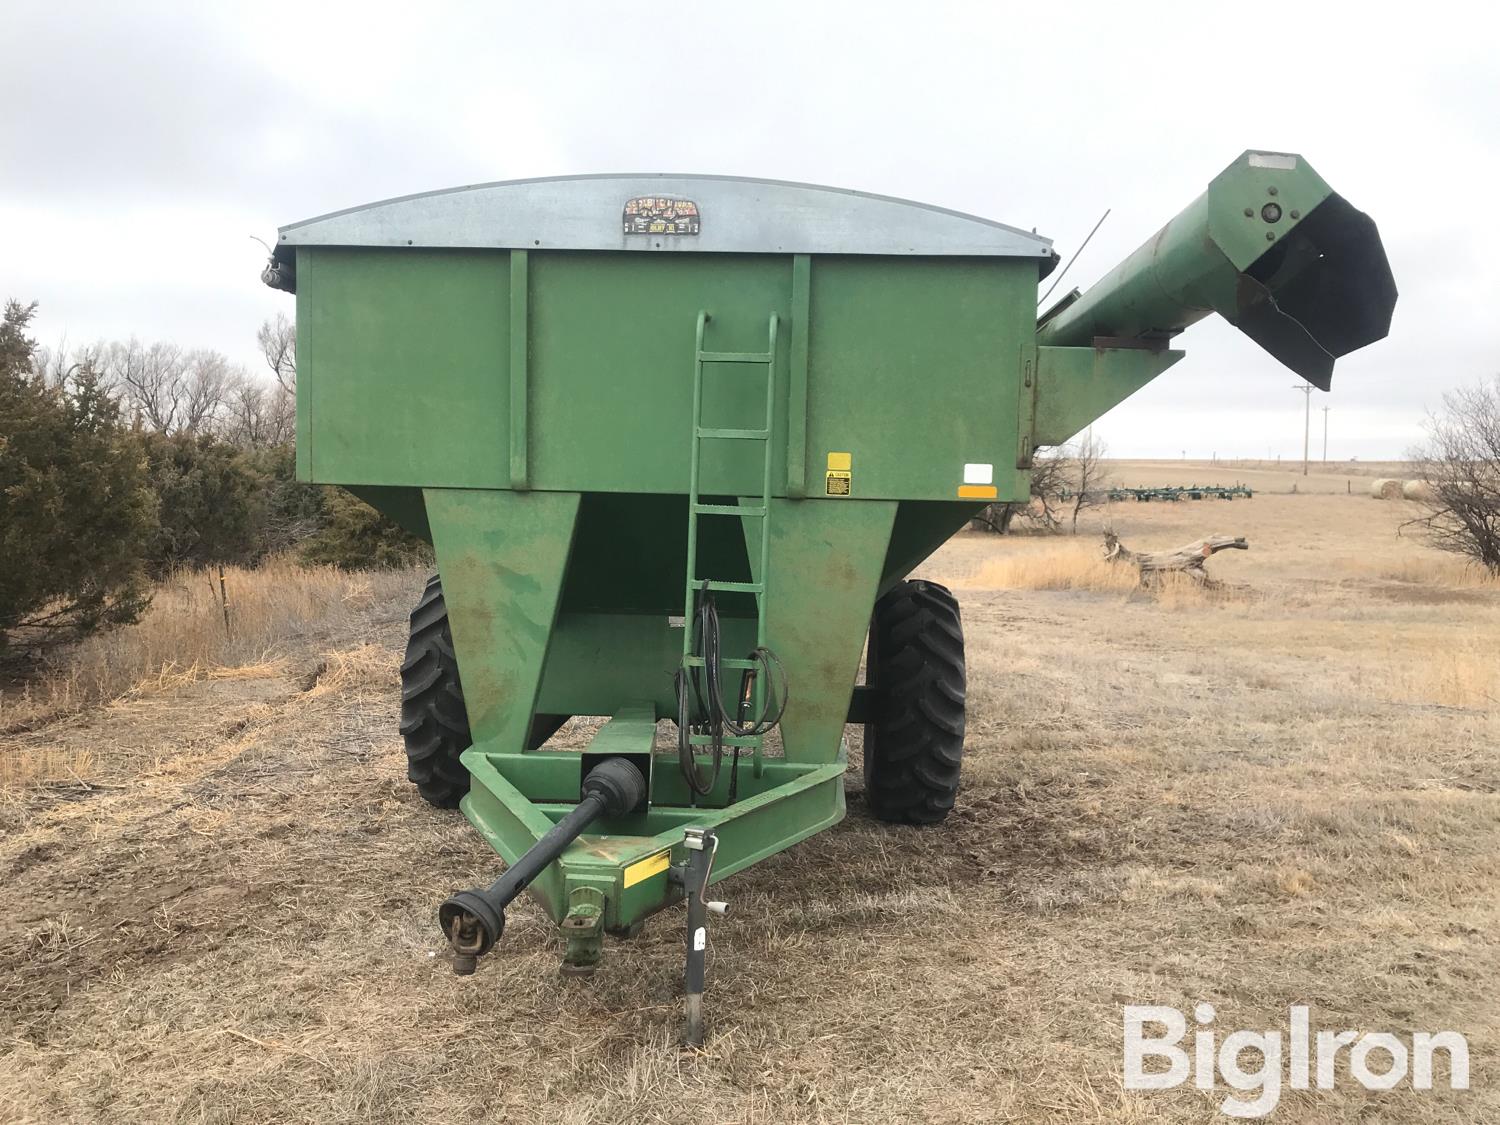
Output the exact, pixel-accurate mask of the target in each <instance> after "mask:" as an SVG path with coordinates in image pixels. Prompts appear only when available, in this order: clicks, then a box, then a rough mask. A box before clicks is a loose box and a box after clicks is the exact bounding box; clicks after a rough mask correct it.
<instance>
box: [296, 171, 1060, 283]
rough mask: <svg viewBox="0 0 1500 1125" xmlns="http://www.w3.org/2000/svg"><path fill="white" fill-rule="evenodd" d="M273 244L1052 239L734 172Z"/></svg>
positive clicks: (401, 202) (890, 246) (863, 250)
mask: <svg viewBox="0 0 1500 1125" xmlns="http://www.w3.org/2000/svg"><path fill="white" fill-rule="evenodd" d="M280 245H281V246H285V247H295V246H428V247H487V248H494V249H543V250H635V251H658V250H659V251H678V252H681V251H689V252H697V253H721V254H729V253H733V254H747V253H748V254H788V253H803V254H902V255H905V254H914V255H940V256H946V255H962V256H966V257H1005V258H1034V259H1037V260H1038V262H1039V264H1040V267H1041V272H1042V273H1043V274H1044V275H1045V274H1046V273H1047V272H1048V271H1049V270H1050V269H1051V268H1052V265H1053V264H1054V263H1055V262H1056V259H1057V255H1056V253H1055V252H1054V251H1053V249H1052V242H1051V240H1050V239H1047V238H1042V237H1040V236H1038V235H1036V234H1032V233H1029V232H1027V231H1023V230H1017V229H1016V228H1015V227H1009V226H1006V225H1004V224H1003V223H996V222H991V221H990V220H989V219H980V218H977V217H975V216H973V215H965V214H962V213H961V212H958V211H949V210H947V209H945V208H942V207H931V206H928V205H927V204H923V203H913V202H911V201H909V200H905V199H892V198H890V197H888V196H883V195H868V194H866V193H864V192H858V191H847V190H844V189H842V188H830V187H818V186H816V185H813V184H795V183H786V182H784V181H780V180H755V179H744V178H740V177H736V176H684V175H668V174H659V175H600V176H559V177H553V178H548V179H535V180H508V181H504V182H501V183H493V184H477V185H474V186H470V187H460V188H450V189H448V190H446V191H432V192H424V193H423V194H421V195H407V196H402V197H401V198H399V199H387V200H385V201H383V202H380V203H371V204H368V205H366V206H364V207H355V208H351V209H349V210H347V211H335V212H333V213H332V214H330V215H322V216H320V217H318V218H316V219H307V220H305V221H304V222H300V223H293V224H292V225H290V226H286V227H282V228H281V239H280Z"/></svg>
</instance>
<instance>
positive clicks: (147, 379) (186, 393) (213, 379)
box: [101, 337, 243, 434]
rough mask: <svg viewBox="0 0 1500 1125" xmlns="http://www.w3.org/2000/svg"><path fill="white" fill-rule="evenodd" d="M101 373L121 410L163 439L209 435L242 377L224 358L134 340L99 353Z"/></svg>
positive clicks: (213, 352)
mask: <svg viewBox="0 0 1500 1125" xmlns="http://www.w3.org/2000/svg"><path fill="white" fill-rule="evenodd" d="M101 352H102V355H101V373H102V376H103V380H104V383H105V385H106V386H108V387H109V388H110V389H111V390H112V391H113V393H115V394H117V395H118V396H119V397H120V399H121V401H122V403H123V405H124V408H125V410H126V411H127V412H128V413H130V414H133V415H134V416H135V417H136V418H138V419H139V420H140V421H141V422H142V423H143V424H144V425H146V426H148V427H150V428H151V429H153V430H157V431H158V432H160V433H164V434H175V433H189V434H197V433H212V432H213V431H214V430H215V429H216V428H217V427H218V425H219V422H220V418H221V415H222V413H223V410H224V407H225V405H226V403H227V402H228V400H229V398H230V396H231V394H232V393H233V391H234V389H235V386H236V383H237V381H238V380H239V379H241V378H243V376H241V375H239V374H237V373H236V372H235V370H234V369H233V368H232V367H230V365H229V361H228V360H227V359H225V358H224V356H223V355H222V354H220V353H219V352H216V351H212V350H210V349H207V348H198V349H195V350H193V351H183V350H182V349H181V348H179V347H178V346H177V345H176V344H168V343H165V342H160V341H159V342H157V343H154V344H150V345H146V344H142V343H141V342H140V341H139V340H137V339H135V338H134V337H132V338H131V339H130V340H128V341H126V342H124V343H119V342H116V343H113V344H110V345H109V346H108V347H107V348H103V349H101Z"/></svg>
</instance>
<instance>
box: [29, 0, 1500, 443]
mask: <svg viewBox="0 0 1500 1125" xmlns="http://www.w3.org/2000/svg"><path fill="white" fill-rule="evenodd" d="M1361 11H1362V15H1361V16H1360V18H1359V19H1358V20H1357V21H1356V20H1351V19H1350V18H1349V17H1348V16H1347V15H1345V14H1344V13H1341V12H1340V11H1338V10H1337V9H1336V8H1334V7H1332V6H1330V7H1329V8H1328V9H1326V10H1325V9H1322V8H1319V7H1317V6H1314V5H1306V6H1302V7H1300V8H1298V9H1297V10H1296V12H1295V14H1293V13H1292V12H1290V11H1289V10H1288V11H1286V12H1281V11H1276V12H1266V13H1262V16H1263V18H1262V17H1261V16H1258V17H1256V18H1255V19H1253V20H1250V21H1249V22H1248V23H1247V20H1246V16H1245V14H1244V13H1243V12H1238V11H1230V10H1224V11H1223V12H1222V13H1220V12H1219V11H1218V10H1216V9H1212V8H1210V7H1205V6H1203V5H1177V4H1170V3H1158V4H1133V5H1118V4H1105V3H1081V4H1076V5H1069V6H1066V7H1065V8H1063V9H1045V8H1042V7H1041V6H1028V7H1026V8H1024V9H1016V10H1011V9H1009V8H1008V7H1007V6H1000V5H972V6H966V5H957V4H953V5H948V4H941V3H936V4H927V5H921V6H912V5H897V4H884V5H881V4H859V5H855V4H824V5H817V6H814V5H808V4H805V3H804V4H791V3H759V4H756V5H754V6H753V8H746V7H744V6H729V5H714V4H706V5H697V6H693V7H692V8H691V9H690V10H688V11H686V12H684V13H682V14H681V15H680V17H679V16H672V17H666V16H662V15H661V14H659V9H654V8H650V7H630V6H625V5H618V4H604V3H577V4H569V5H536V6H524V5H491V4H483V5H480V4H474V5H451V6H442V7H441V8H439V7H438V6H436V5H430V6H427V7H425V8H420V9H419V8H417V7H416V6H412V5H390V6H382V5H361V6H358V7H357V8H352V7H351V8H341V7H336V6H332V5H291V4H275V3H266V4H258V5H255V6H243V7H242V6H233V7H231V6H227V5H196V6H187V5H172V6H165V5H163V6H143V5H118V6H104V5H99V6H91V7H90V8H89V9H87V10H86V12H83V11H79V10H77V9H69V8H67V7H66V6H62V5H56V4H43V3H35V2H29V0H12V2H11V3H10V4H9V5H7V14H6V21H5V32H6V33H5V36H4V39H3V44H0V98H3V104H5V105H6V106H7V112H6V113H5V114H4V115H3V116H0V145H3V146H4V147H3V149H0V151H4V152H5V153H6V154H7V158H6V160H5V161H4V163H3V165H0V222H3V223H4V224H5V225H6V228H7V230H8V239H7V242H8V245H7V250H6V252H5V253H4V255H3V256H0V288H3V290H4V291H5V293H7V294H15V295H18V296H25V297H31V296H35V297H37V298H39V299H41V300H42V302H43V307H42V316H41V319H40V329H41V332H42V334H43V336H44V337H45V338H49V339H51V338H55V337H56V336H58V335H61V334H62V333H64V332H66V333H67V334H68V335H69V337H70V338H72V339H74V340H83V339H91V338H93V337H95V336H99V335H111V336H116V335H128V334H129V333H131V332H135V333H136V334H138V335H141V336H143V337H146V338H156V337H160V338H170V339H174V340H177V341H179V342H181V343H183V344H184V345H191V346H211V347H217V348H220V349H221V350H224V351H226V352H228V353H229V354H231V355H232V356H234V357H236V358H238V359H241V360H244V361H246V362H250V361H253V359H254V346H253V340H254V330H255V326H256V324H257V323H258V322H259V320H260V319H261V318H263V317H264V316H266V315H270V314H271V313H273V312H275V311H276V310H278V309H281V310H286V309H287V307H288V306H287V302H286V300H285V299H284V298H282V297H280V296H278V295H276V294H272V293H269V292H268V291H266V290H264V289H262V288H261V287H260V286H259V284H258V282H257V281H256V273H257V270H258V265H259V258H260V253H261V252H260V250H259V248H258V247H256V246H255V245H254V244H253V243H252V242H250V240H249V237H248V236H249V235H250V234H251V233H257V234H260V235H262V236H263V237H270V236H271V234H272V233H273V232H274V229H275V227H276V226H277V225H280V224H284V223H288V222H292V221H295V220H298V219H302V218H306V217H308V216H311V215H315V214H319V213H322V212H325V211H329V210H334V209H337V208H341V207H347V206H352V205H356V204H359V203H363V202H368V201H370V200H374V199H378V198H384V197H387V196H391V195H398V194H404V193H407V192H413V191H422V190H428V189H432V188H438V187H447V186H453V185H455V184H461V183H471V182H479V181H484V180H492V179H503V178H510V177H515V176H533V175H550V174H562V173H571V172H594V171H618V170H677V171H700V172H718V173H732V174H745V175H758V176H768V177H775V178H785V179H794V180H807V181H812V182H821V183H832V184H837V185H839V186H845V187H855V188H861V189H864V190H869V191H876V192H884V193H888V194H893V195H900V196H907V197H910V198H916V199H922V200H925V201H929V202H933V203H938V204H942V205H945V206H950V207H955V208H958V209H961V210H966V211H972V212H975V213H978V214H982V215H987V216H990V217H993V218H996V219H1000V220H1002V221H1005V222H1009V223H1012V224H1014V225H1017V226H1023V227H1027V228H1030V227H1033V226H1035V227H1037V228H1038V229H1039V230H1040V231H1041V232H1042V233H1043V234H1047V235H1050V236H1052V237H1054V238H1055V239H1057V243H1058V247H1059V249H1060V250H1062V251H1063V252H1064V253H1065V254H1066V253H1071V252H1072V250H1073V249H1074V248H1075V247H1076V244H1077V242H1078V240H1079V239H1081V237H1082V236H1083V234H1084V233H1086V232H1087V230H1088V228H1089V227H1090V226H1091V225H1092V224H1093V222H1094V220H1095V219H1096V218H1097V217H1098V216H1099V214H1100V213H1101V212H1102V211H1103V210H1104V209H1105V208H1106V207H1112V208H1113V209H1114V211H1113V214H1112V215H1111V218H1110V219H1109V221H1108V222H1107V223H1106V225H1105V227H1104V228H1103V230H1101V232H1100V234H1099V235H1098V236H1097V237H1096V239H1095V241H1094V243H1093V244H1092V245H1091V246H1090V247H1089V249H1088V252H1087V254H1086V256H1085V257H1084V258H1082V259H1081V260H1080V261H1079V263H1078V265H1077V267H1076V268H1075V270H1074V272H1073V274H1071V275H1070V277H1069V284H1073V283H1078V284H1087V283H1088V282H1090V281H1091V280H1093V279H1094V278H1097V277H1098V276H1100V275H1102V274H1103V273H1104V272H1105V271H1106V270H1107V269H1108V268H1109V267H1110V266H1111V265H1112V264H1113V263H1114V262H1116V261H1117V260H1119V258H1121V257H1122V256H1123V255H1125V254H1126V253H1128V252H1129V251H1130V250H1131V249H1133V248H1134V247H1135V246H1136V245H1137V244H1139V243H1140V242H1141V241H1142V240H1144V239H1145V238H1146V237H1147V236H1148V235H1150V234H1151V233H1152V232H1153V231H1154V230H1155V229H1156V228H1157V227H1158V226H1159V225H1160V224H1161V223H1162V222H1163V221H1164V220H1165V219H1167V218H1169V217H1170V216H1171V215H1173V214H1174V213H1176V212H1177V211H1178V210H1179V209H1180V208H1181V207H1182V206H1183V205H1184V204H1186V203H1187V202H1188V201H1189V200H1190V199H1191V198H1192V197H1193V196H1194V195H1195V194H1197V193H1198V192H1199V191H1201V190H1202V188H1203V187H1204V185H1205V184H1206V183H1207V182H1208V180H1209V179H1210V178H1211V177H1212V176H1213V175H1214V174H1215V173H1217V172H1218V171H1219V169H1220V168H1222V167H1223V166H1224V165H1225V164H1226V163H1227V162H1228V161H1229V160H1230V159H1232V158H1233V157H1234V156H1235V155H1236V154H1237V153H1239V152H1240V151H1241V150H1242V149H1244V148H1246V147H1250V146H1267V147H1273V148H1283V149H1291V150H1294V151H1301V152H1303V153H1304V154H1305V155H1307V156H1308V157H1309V159H1311V160H1312V161H1313V162H1314V164H1315V165H1316V166H1317V167H1318V169H1319V170H1320V171H1321V172H1322V173H1323V174H1324V175H1325V177H1326V178H1328V179H1329V180H1330V182H1332V183H1333V184H1334V185H1335V187H1336V188H1337V189H1338V190H1340V191H1342V192H1343V193H1345V194H1346V195H1347V196H1348V197H1349V198H1350V199H1351V200H1352V201H1353V202H1354V203H1355V204H1356V205H1358V206H1360V207H1362V208H1364V209H1365V210H1367V211H1369V212H1370V213H1371V214H1372V215H1373V216H1374V217H1375V218H1376V220H1377V222H1378V223H1379V224H1380V227H1381V231H1382V233H1383V235H1384V237H1385V240H1386V245H1387V249H1388V251H1389V253H1390V255H1391V258H1392V263H1393V266H1394V268H1395V270H1396V277H1397V282H1398V285H1399V286H1400V288H1401V292H1402V299H1401V304H1400V306H1399V307H1398V310H1397V317H1396V322H1395V326H1394V328H1393V332H1392V336H1391V338H1390V339H1389V340H1386V341H1384V342H1382V343H1380V344H1377V345H1375V346H1373V347H1371V348H1369V349H1367V350H1365V351H1364V352H1360V353H1357V354H1356V355H1354V356H1351V357H1349V358H1348V359H1347V360H1346V361H1344V362H1342V363H1341V365H1340V370H1339V372H1338V373H1337V375H1336V377H1335V381H1334V392H1333V394H1332V395H1331V396H1327V397H1326V401H1319V402H1318V403H1316V405H1324V404H1328V405H1332V406H1333V407H1334V409H1335V411H1336V413H1335V415H1334V416H1333V417H1336V418H1338V419H1339V424H1340V426H1341V427H1342V428H1341V430H1340V435H1341V436H1340V440H1341V441H1345V442H1347V443H1348V446H1347V450H1346V451H1348V452H1358V453H1359V454H1360V455H1361V456H1367V457H1373V456H1378V455H1382V454H1383V455H1392V454H1396V453H1399V452H1400V451H1401V449H1402V448H1404V446H1405V445H1406V444H1408V443H1409V442H1410V440H1412V438H1414V437H1415V436H1416V434H1417V426H1418V423H1419V421H1420V417H1421V414H1422V412H1423V410H1424V409H1425V408H1426V407H1427V406H1431V405H1435V404H1436V402H1437V400H1438V397H1439V396H1440V394H1441V392H1442V391H1443V390H1444V389H1445V388H1447V387H1451V386H1453V385H1455V384H1456V383H1459V382H1465V381H1472V380H1473V379H1476V378H1479V377H1481V376H1483V375H1487V374H1491V373H1494V372H1496V371H1500V330H1497V328H1496V319H1495V318H1494V316H1493V313H1492V312H1491V309H1492V306H1493V301H1494V294H1495V293H1496V292H1500V265H1497V262H1500V235H1497V234H1496V233H1494V230H1493V224H1489V223H1487V222H1486V221H1484V218H1483V216H1484V215H1485V214H1486V213H1487V211H1488V209H1489V208H1490V207H1491V206H1492V204H1491V202H1490V195H1491V193H1492V190H1493V188H1492V185H1493V184H1494V183H1495V182H1497V181H1500V146H1497V143H1496V142H1497V136H1496V132H1495V128H1494V122H1495V121H1497V120H1500V89H1497V85H1496V83H1495V82H1494V80H1493V68H1492V65H1491V63H1490V61H1489V59H1488V58H1487V57H1486V54H1487V50H1488V48H1487V44H1489V43H1492V42H1493V41H1494V31H1495V26H1494V24H1495V17H1494V16H1492V15H1491V14H1490V10H1489V9H1488V8H1484V7H1480V6H1478V5H1473V6H1469V5H1463V4H1443V3H1439V4H1428V5H1424V7H1423V18H1422V19H1421V20H1420V21H1416V20H1412V19H1409V18H1408V17H1407V16H1406V15H1404V14H1396V12H1395V10H1394V9H1392V10H1391V12H1386V11H1384V10H1383V9H1382V8H1381V7H1379V6H1366V7H1365V8H1363V9H1361ZM1183 346H1185V347H1186V348H1187V349H1188V351H1189V356H1188V359H1187V360H1185V361H1184V362H1183V363H1182V364H1180V365H1178V367H1176V368H1174V369H1173V371H1172V372H1170V373H1169V374H1168V375H1167V376H1165V377H1164V378H1163V379H1161V380H1159V381H1158V382H1157V383H1156V384H1154V385H1153V386H1151V387H1149V388H1147V389H1146V390H1145V391H1143V392H1141V394H1140V395H1138V396H1136V398H1134V399H1132V400H1131V401H1130V402H1129V403H1127V404H1125V405H1124V406H1123V407H1121V408H1120V409H1118V410H1117V411H1115V412H1114V413H1113V414H1112V415H1111V416H1110V417H1108V418H1106V419H1105V420H1103V421H1102V422H1101V424H1100V432H1101V433H1103V435H1104V436H1105V437H1106V439H1107V440H1109V442H1110V444H1111V446H1112V448H1114V449H1115V450H1116V451H1117V452H1127V451H1128V452H1141V453H1145V452H1152V451H1161V452H1172V451H1175V450H1180V449H1181V448H1182V445H1183V444H1184V443H1185V442H1188V443H1191V445H1192V448H1193V452H1201V453H1207V452H1210V451H1211V450H1210V449H1209V448H1208V447H1209V446H1215V447H1217V448H1218V450H1219V451H1220V452H1221V453H1223V452H1226V451H1232V450H1235V449H1239V450H1240V451H1242V452H1243V453H1245V454H1247V455H1249V454H1255V455H1260V456H1263V455H1264V454H1265V451H1266V449H1267V448H1268V447H1274V448H1277V449H1280V450H1281V451H1282V452H1286V453H1291V452H1292V451H1293V450H1294V448H1295V450H1296V451H1297V452H1299V453H1300V439H1301V432H1300V417H1301V406H1302V402H1301V399H1300V397H1299V396H1295V395H1293V394H1292V392H1291V389H1290V387H1291V384H1292V382H1293V379H1292V377H1291V376H1290V375H1289V374H1288V373H1287V372H1285V371H1283V370H1282V369H1280V368H1279V367H1277V366H1276V365H1275V364H1274V363H1273V362H1272V361H1270V360H1269V359H1267V358H1266V357H1265V356H1264V355H1262V353H1260V352H1259V351H1258V350H1257V349H1256V348H1255V347H1254V346H1253V345H1251V344H1249V343H1248V342H1247V341H1245V340H1243V339H1242V338H1241V337H1239V336H1238V335H1237V334H1236V333H1235V332H1234V331H1233V330H1232V329H1229V328H1227V327H1226V326H1224V325H1221V324H1203V325H1200V326H1198V327H1196V328H1194V329H1193V330H1191V331H1190V332H1189V333H1188V334H1186V335H1185V337H1184V339H1183ZM1315 397H1316V398H1318V399H1319V400H1324V398H1325V396H1321V395H1320V396H1315ZM1403 420H1404V421H1403ZM1403 427H1404V428H1403Z"/></svg>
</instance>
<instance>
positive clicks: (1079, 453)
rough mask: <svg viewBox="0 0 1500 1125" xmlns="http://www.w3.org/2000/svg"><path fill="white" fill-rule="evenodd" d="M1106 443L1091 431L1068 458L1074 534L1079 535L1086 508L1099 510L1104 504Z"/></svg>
mask: <svg viewBox="0 0 1500 1125" xmlns="http://www.w3.org/2000/svg"><path fill="white" fill-rule="evenodd" d="M1104 452H1105V447H1104V442H1102V441H1101V440H1100V439H1098V438H1096V437H1095V436H1094V431H1093V430H1090V431H1089V432H1088V433H1086V434H1084V436H1083V440H1082V441H1080V442H1079V443H1078V444H1077V445H1076V446H1074V447H1073V452H1072V456H1071V457H1069V458H1068V464H1067V473H1068V476H1069V477H1071V481H1070V484H1069V487H1070V488H1072V489H1073V493H1072V501H1073V534H1074V535H1077V534H1078V516H1079V513H1081V512H1082V511H1083V510H1084V509H1085V508H1097V507H1098V506H1099V505H1101V504H1103V503H1104V499H1105V497H1104V484H1105V481H1106V479H1107V476H1108V474H1107V473H1106V472H1105V469H1104Z"/></svg>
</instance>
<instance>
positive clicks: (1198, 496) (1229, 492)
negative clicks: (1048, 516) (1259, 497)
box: [1060, 484, 1255, 503]
mask: <svg viewBox="0 0 1500 1125" xmlns="http://www.w3.org/2000/svg"><path fill="white" fill-rule="evenodd" d="M1060 495H1061V497H1062V499H1064V500H1071V499H1073V497H1074V495H1075V494H1074V493H1073V492H1072V491H1071V490H1069V489H1066V488H1065V489H1063V490H1062V492H1061V493H1060ZM1104 496H1105V497H1106V498H1107V499H1108V500H1110V501H1111V502H1112V503H1119V502H1120V501H1122V500H1135V501H1139V502H1141V503H1149V502H1150V501H1153V500H1163V501H1168V502H1171V501H1175V500H1235V499H1238V498H1240V497H1244V498H1245V499H1246V500H1250V499H1253V498H1254V496H1255V493H1254V492H1253V491H1252V490H1251V488H1250V486H1249V485H1247V484H1234V485H1218V484H1209V485H1198V484H1190V485H1187V486H1186V487H1183V486H1180V485H1169V486H1167V487H1165V488H1110V489H1106V490H1105V491H1104Z"/></svg>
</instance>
